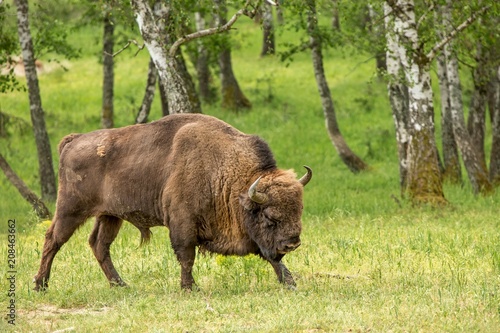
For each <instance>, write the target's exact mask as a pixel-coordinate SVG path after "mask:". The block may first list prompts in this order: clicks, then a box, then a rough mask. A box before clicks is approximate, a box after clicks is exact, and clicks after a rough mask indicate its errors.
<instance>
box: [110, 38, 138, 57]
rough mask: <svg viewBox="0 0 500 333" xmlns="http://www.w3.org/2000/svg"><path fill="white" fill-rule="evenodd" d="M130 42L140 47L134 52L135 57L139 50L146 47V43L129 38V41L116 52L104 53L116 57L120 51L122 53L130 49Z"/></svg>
mask: <svg viewBox="0 0 500 333" xmlns="http://www.w3.org/2000/svg"><path fill="white" fill-rule="evenodd" d="M130 44H135V45H136V46H137V47H138V48H139V49H138V50H137V52H136V53H135V54H134V57H135V56H136V55H137V54H139V52H141V51H142V50H143V49H144V46H145V44H142V45H139V43H137V41H136V40H135V39H129V40H128V42H127V44H125V46H124V47H122V48H121V49H119V50H118V51H116V52H115V53H113V54H109V53H108V52H104V54H106V55H109V56H112V57H115V56H117V55H119V54H120V53H122V52H123V51H125V50H126V49H128V47H129V46H130Z"/></svg>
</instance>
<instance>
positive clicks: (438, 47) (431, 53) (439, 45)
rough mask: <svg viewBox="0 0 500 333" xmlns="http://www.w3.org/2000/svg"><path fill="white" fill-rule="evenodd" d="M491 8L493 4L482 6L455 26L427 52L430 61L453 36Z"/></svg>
mask: <svg viewBox="0 0 500 333" xmlns="http://www.w3.org/2000/svg"><path fill="white" fill-rule="evenodd" d="M490 8H491V5H488V6H484V7H483V8H481V9H480V10H478V11H477V12H475V13H473V14H472V15H471V16H470V17H469V18H468V19H467V20H465V21H464V22H463V23H462V24H460V25H459V26H458V27H457V28H455V30H453V31H452V32H450V33H449V34H448V36H446V37H445V38H443V39H442V40H441V41H440V42H439V43H437V44H436V45H435V46H434V47H433V48H432V50H430V51H429V53H427V56H426V57H427V59H429V62H431V61H432V60H433V59H434V58H435V57H436V55H437V54H438V53H439V51H441V49H442V48H443V47H444V46H445V45H446V44H448V43H449V42H450V41H451V40H452V39H453V38H455V36H456V35H458V33H459V32H461V31H462V30H464V29H465V28H467V27H468V26H470V25H471V24H472V23H474V21H475V20H476V19H477V18H478V17H479V16H480V15H482V14H483V13H484V12H486V11H487V10H488V9H490Z"/></svg>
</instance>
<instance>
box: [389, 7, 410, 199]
mask: <svg viewBox="0 0 500 333" xmlns="http://www.w3.org/2000/svg"><path fill="white" fill-rule="evenodd" d="M391 12H392V10H391V7H390V6H389V5H388V4H387V3H385V5H384V13H385V27H386V31H387V32H388V33H387V36H386V40H387V54H386V62H387V65H386V67H387V74H388V76H389V81H388V84H387V91H388V93H389V102H390V103H391V108H392V117H393V120H394V127H395V129H396V143H397V146H398V155H399V185H400V188H401V194H402V195H404V191H405V190H406V180H407V175H408V156H407V155H408V154H407V151H408V141H409V134H408V126H409V125H408V115H409V110H408V109H409V105H408V87H407V86H406V85H405V80H404V72H403V67H402V59H401V58H400V57H401V54H400V52H399V46H400V44H401V43H400V41H399V36H398V35H397V34H395V33H394V29H395V21H396V20H397V21H398V24H401V22H399V19H398V18H397V17H396V16H394V15H391ZM402 55H403V56H405V54H402Z"/></svg>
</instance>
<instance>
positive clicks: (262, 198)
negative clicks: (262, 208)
mask: <svg viewBox="0 0 500 333" xmlns="http://www.w3.org/2000/svg"><path fill="white" fill-rule="evenodd" d="M261 178H262V176H260V177H259V178H257V180H256V181H255V182H254V183H253V184H252V185H251V186H250V188H249V189H248V197H249V198H250V200H252V201H254V202H256V203H258V204H263V203H264V202H266V201H267V195H265V194H263V193H258V192H257V185H259V182H260V179H261Z"/></svg>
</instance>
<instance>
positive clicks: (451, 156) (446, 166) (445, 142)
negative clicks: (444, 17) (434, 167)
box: [434, 8, 462, 184]
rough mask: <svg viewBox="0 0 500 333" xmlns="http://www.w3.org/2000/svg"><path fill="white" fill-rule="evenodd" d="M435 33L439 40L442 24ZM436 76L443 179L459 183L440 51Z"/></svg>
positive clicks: (455, 145)
mask: <svg viewBox="0 0 500 333" xmlns="http://www.w3.org/2000/svg"><path fill="white" fill-rule="evenodd" d="M440 15H441V14H440V13H439V8H438V10H437V11H436V12H435V15H434V17H435V21H436V22H439V21H440ZM436 35H437V37H438V39H439V40H442V39H443V38H445V36H446V32H445V31H444V30H443V28H442V25H441V24H438V25H437V26H436ZM436 60H437V61H436V62H437V76H438V81H439V90H440V94H441V144H442V152H443V180H445V181H449V182H450V183H454V184H459V183H461V182H462V170H461V169H462V168H461V165H460V156H459V154H458V147H457V142H456V140H455V134H454V133H453V118H452V116H451V105H450V94H449V85H448V72H447V69H446V57H445V55H444V53H443V52H440V53H439V54H438V55H437V57H436Z"/></svg>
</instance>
